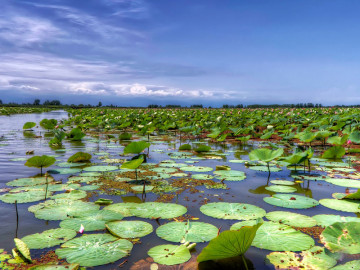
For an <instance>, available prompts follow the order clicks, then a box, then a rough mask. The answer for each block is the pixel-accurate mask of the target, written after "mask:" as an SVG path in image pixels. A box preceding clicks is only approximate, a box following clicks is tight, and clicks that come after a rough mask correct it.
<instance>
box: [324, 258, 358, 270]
mask: <svg viewBox="0 0 360 270" xmlns="http://www.w3.org/2000/svg"><path fill="white" fill-rule="evenodd" d="M357 269H360V260H355V261H350V262H347V263H345V264H340V265H338V266H335V267H333V268H331V270H357Z"/></svg>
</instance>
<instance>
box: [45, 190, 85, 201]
mask: <svg viewBox="0 0 360 270" xmlns="http://www.w3.org/2000/svg"><path fill="white" fill-rule="evenodd" d="M86 196H87V193H86V191H83V190H71V191H70V192H65V193H59V194H56V195H53V196H51V198H52V199H69V200H80V199H83V198H85V197H86Z"/></svg>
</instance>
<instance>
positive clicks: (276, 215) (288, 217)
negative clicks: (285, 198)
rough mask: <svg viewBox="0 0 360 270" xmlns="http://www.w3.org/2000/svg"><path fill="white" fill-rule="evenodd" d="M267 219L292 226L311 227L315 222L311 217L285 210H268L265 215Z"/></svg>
mask: <svg viewBox="0 0 360 270" xmlns="http://www.w3.org/2000/svg"><path fill="white" fill-rule="evenodd" d="M265 217H266V218H267V219H268V220H271V221H274V222H279V223H280V224H286V225H290V226H293V227H302V228H306V227H313V226H315V225H316V224H317V222H316V220H315V219H313V218H312V217H309V216H305V215H301V214H297V213H292V212H285V211H274V212H269V213H267V214H266V216H265Z"/></svg>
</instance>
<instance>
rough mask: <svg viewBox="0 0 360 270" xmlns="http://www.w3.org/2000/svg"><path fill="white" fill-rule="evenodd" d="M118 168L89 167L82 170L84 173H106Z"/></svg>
mask: <svg viewBox="0 0 360 270" xmlns="http://www.w3.org/2000/svg"><path fill="white" fill-rule="evenodd" d="M118 169H119V167H118V166H91V167H87V168H85V169H84V171H86V172H108V171H115V170H118Z"/></svg>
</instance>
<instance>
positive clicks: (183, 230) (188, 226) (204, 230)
mask: <svg viewBox="0 0 360 270" xmlns="http://www.w3.org/2000/svg"><path fill="white" fill-rule="evenodd" d="M156 234H157V236H159V237H160V238H162V239H165V240H167V241H170V242H179V243H183V242H196V243H198V242H207V241H210V240H211V239H213V238H215V237H216V236H217V234H218V228H216V227H215V226H214V225H212V224H209V223H204V222H190V221H187V222H175V221H174V222H169V223H166V224H164V225H161V226H160V227H159V228H157V229H156Z"/></svg>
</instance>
